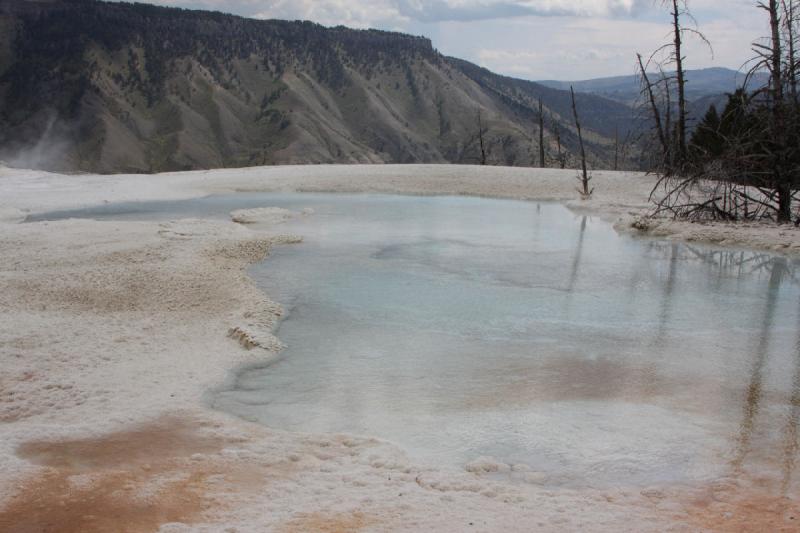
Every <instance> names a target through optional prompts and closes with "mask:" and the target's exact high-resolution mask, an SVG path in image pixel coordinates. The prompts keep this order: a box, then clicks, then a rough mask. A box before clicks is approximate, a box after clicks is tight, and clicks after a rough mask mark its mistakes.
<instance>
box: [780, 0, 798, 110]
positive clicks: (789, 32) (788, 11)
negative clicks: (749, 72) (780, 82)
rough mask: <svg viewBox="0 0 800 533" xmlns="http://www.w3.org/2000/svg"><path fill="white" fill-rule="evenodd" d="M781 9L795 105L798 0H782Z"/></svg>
mask: <svg viewBox="0 0 800 533" xmlns="http://www.w3.org/2000/svg"><path fill="white" fill-rule="evenodd" d="M781 9H782V11H783V26H784V30H785V33H786V48H787V49H788V50H787V56H786V66H785V67H784V69H785V70H786V73H787V77H788V78H789V79H788V85H789V92H790V94H791V96H792V102H794V103H795V105H796V104H797V103H798V100H797V58H796V56H797V54H796V50H795V47H796V45H797V42H796V40H795V39H796V36H795V24H796V21H795V10H796V9H797V5H796V1H795V0H789V1H788V2H787V1H786V0H781Z"/></svg>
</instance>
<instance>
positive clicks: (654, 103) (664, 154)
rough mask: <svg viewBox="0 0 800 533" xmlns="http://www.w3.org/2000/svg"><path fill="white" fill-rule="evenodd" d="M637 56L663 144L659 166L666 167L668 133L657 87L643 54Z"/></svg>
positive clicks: (657, 130) (643, 86)
mask: <svg viewBox="0 0 800 533" xmlns="http://www.w3.org/2000/svg"><path fill="white" fill-rule="evenodd" d="M636 58H637V59H638V60H639V72H640V73H641V76H642V91H643V92H645V93H646V96H647V102H648V104H649V105H650V111H651V112H652V114H653V123H654V127H655V130H656V136H657V138H658V143H659V145H660V146H661V162H660V165H659V167H664V166H665V165H666V162H667V160H668V155H669V144H668V143H667V134H666V132H665V131H664V126H663V125H662V122H661V110H660V108H659V105H658V101H657V100H656V94H655V87H654V85H653V83H652V82H651V81H650V77H649V76H648V75H647V68H646V67H645V65H644V61H642V54H636ZM659 170H661V168H659Z"/></svg>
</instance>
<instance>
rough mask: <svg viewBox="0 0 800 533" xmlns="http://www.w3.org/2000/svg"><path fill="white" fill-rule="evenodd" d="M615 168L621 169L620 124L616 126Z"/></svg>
mask: <svg viewBox="0 0 800 533" xmlns="http://www.w3.org/2000/svg"><path fill="white" fill-rule="evenodd" d="M614 170H619V126H617V127H616V128H614Z"/></svg>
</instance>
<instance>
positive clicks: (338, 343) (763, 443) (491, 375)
mask: <svg viewBox="0 0 800 533" xmlns="http://www.w3.org/2000/svg"><path fill="white" fill-rule="evenodd" d="M148 205H149V206H151V207H152V206H153V205H155V204H148ZM256 205H261V206H267V205H269V206H279V207H286V208H289V209H293V210H298V211H299V210H300V209H302V208H306V207H311V208H313V209H314V214H313V215H311V216H304V217H298V218H297V219H295V220H293V221H291V222H289V223H286V224H284V225H282V226H279V227H278V229H279V231H281V232H287V233H299V234H302V235H303V236H304V238H305V241H304V242H303V244H300V245H294V246H285V247H280V248H278V249H277V250H275V252H274V253H273V255H272V256H271V257H270V259H269V260H267V261H265V262H264V263H262V264H259V265H257V266H255V267H253V268H252V275H253V276H254V277H255V279H256V280H257V282H258V285H259V286H260V287H262V288H263V289H264V290H265V292H266V293H267V294H269V295H270V297H272V298H273V299H275V300H277V301H279V302H281V303H282V304H283V305H284V307H285V308H286V309H287V311H288V316H287V318H286V319H285V320H284V321H283V322H282V323H281V325H280V328H279V331H278V332H277V334H278V336H279V337H280V338H281V340H282V341H283V342H284V343H286V344H287V345H288V349H287V350H286V351H285V352H284V353H283V354H282V356H281V358H280V359H279V360H278V361H277V362H275V363H273V364H270V365H267V366H263V367H256V368H251V369H247V370H245V371H243V372H242V373H241V374H240V375H239V376H238V378H237V380H236V382H235V385H234V386H233V387H232V388H231V389H230V390H226V391H222V392H219V393H218V394H217V395H216V397H215V400H214V402H215V406H216V407H218V408H220V409H223V410H226V411H229V412H232V413H235V414H237V415H240V416H243V417H245V418H248V419H251V420H256V421H259V422H262V423H264V424H267V425H269V426H272V427H276V428H281V429H286V430H293V431H304V432H315V433H316V432H335V433H352V434H358V435H370V436H377V437H380V438H383V439H387V440H389V441H392V442H394V443H396V444H398V445H399V446H400V447H402V448H403V449H404V450H405V451H406V452H407V453H408V454H409V456H410V457H411V458H412V459H415V460H417V461H422V462H426V463H429V464H433V465H437V466H442V467H445V468H463V467H464V465H465V464H467V463H469V462H470V461H472V460H474V459H476V458H478V457H480V456H492V457H494V458H496V459H497V460H498V461H500V462H503V463H508V464H524V465H527V466H528V468H529V469H530V470H532V471H534V472H536V474H535V475H534V476H533V477H534V478H535V479H536V480H537V482H539V483H543V484H546V485H552V486H575V487H585V486H593V487H603V486H609V485H619V484H627V485H634V486H648V485H654V484H660V483H672V482H676V483H686V482H698V481H707V480H713V479H717V478H720V477H740V476H748V477H749V478H750V479H757V480H758V481H759V483H760V484H761V485H764V486H768V487H770V490H773V491H775V492H776V493H778V492H782V493H785V494H788V493H792V494H795V493H796V492H797V490H798V482H797V480H796V476H795V465H796V463H797V460H798V435H797V433H798V429H797V428H798V421H800V285H798V281H797V276H798V274H797V266H798V264H797V262H796V261H792V260H789V259H786V258H782V257H778V256H770V255H768V254H760V253H753V252H744V251H733V250H721V249H715V248H710V247H704V246H699V245H693V244H676V243H668V242H658V241H652V240H643V239H634V238H630V237H623V236H619V235H617V234H616V233H615V232H614V230H613V229H612V228H611V226H610V225H609V224H607V223H605V222H602V221H599V220H594V219H592V218H590V217H586V216H579V215H575V214H574V213H572V212H570V211H569V210H567V209H566V208H564V207H562V206H561V205H558V204H550V203H539V204H537V203H530V202H514V201H503V200H488V199H475V198H461V197H458V198H454V197H402V196H377V195H324V194H313V195H312V194H304V195H299V194H285V195H283V194H278V195H274V194H270V195H261V194H259V195H237V196H232V197H227V198H224V199H223V198H211V199H204V200H192V201H189V202H183V203H182V202H177V203H172V202H171V203H168V204H166V203H165V204H162V205H161V208H159V209H155V208H154V210H155V212H157V213H159V215H158V216H159V217H160V216H162V215H170V216H176V215H181V216H188V215H191V216H200V215H204V214H209V213H213V214H215V215H219V214H220V213H223V212H225V211H226V210H230V209H234V208H239V207H252V206H256ZM166 206H169V208H168V209H167V208H166ZM113 211H114V210H113V209H111V210H110V214H108V216H115V217H119V216H120V215H122V216H124V217H129V218H139V217H141V218H152V217H153V216H155V215H154V214H153V210H151V211H149V212H147V211H146V210H139V211H137V209H136V207H135V206H133V207H130V208H129V209H127V212H126V213H119V212H118V213H116V214H115V213H114V212H113ZM137 213H138V214H137ZM73 215H78V216H79V215H80V213H77V212H76V213H73ZM516 475H517V474H514V476H516ZM520 476H521V474H520ZM528 477H529V478H530V477H531V476H530V475H529V476H528Z"/></svg>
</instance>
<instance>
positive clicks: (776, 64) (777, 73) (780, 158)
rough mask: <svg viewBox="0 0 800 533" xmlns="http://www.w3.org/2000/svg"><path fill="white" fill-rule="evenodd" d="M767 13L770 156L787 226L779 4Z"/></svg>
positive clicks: (775, 2)
mask: <svg viewBox="0 0 800 533" xmlns="http://www.w3.org/2000/svg"><path fill="white" fill-rule="evenodd" d="M762 6H763V7H765V9H767V11H768V12H769V25H770V29H771V30H772V43H771V47H770V57H769V61H770V67H769V68H770V71H771V72H770V75H771V76H772V87H771V91H770V92H771V93H772V94H771V97H772V128H773V130H772V135H773V139H774V140H775V143H776V144H777V150H776V153H775V155H774V156H773V158H774V162H773V171H772V180H773V182H774V185H773V186H774V187H775V192H776V193H777V194H778V223H781V224H783V223H786V222H790V221H791V219H792V188H791V185H790V184H789V182H788V178H789V176H784V175H783V174H784V171H785V166H786V165H785V164H784V159H785V157H786V154H785V153H784V152H785V149H786V131H785V129H786V128H785V125H786V121H785V117H784V105H783V104H784V102H783V81H784V80H783V68H782V67H783V66H782V64H781V63H782V60H783V49H782V48H783V47H782V46H781V19H780V12H779V10H778V0H769V4H768V5H766V6H764V5H763V4H762Z"/></svg>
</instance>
